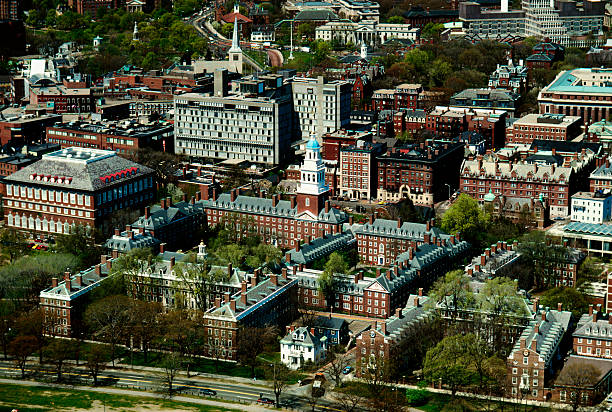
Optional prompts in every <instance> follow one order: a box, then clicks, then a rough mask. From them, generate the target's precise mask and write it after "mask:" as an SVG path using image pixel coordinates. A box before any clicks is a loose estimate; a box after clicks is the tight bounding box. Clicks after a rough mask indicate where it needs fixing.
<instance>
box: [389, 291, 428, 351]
mask: <svg viewBox="0 0 612 412" xmlns="http://www.w3.org/2000/svg"><path fill="white" fill-rule="evenodd" d="M416 298H418V299H419V302H418V306H417V305H415V300H416ZM428 300H429V298H428V297H427V296H418V295H410V297H409V298H408V302H407V303H406V307H404V308H403V309H402V314H401V317H398V316H397V314H394V315H393V316H391V317H389V318H388V319H387V320H386V321H385V323H386V325H385V328H386V330H385V331H386V335H387V336H389V337H390V338H391V339H393V340H394V341H399V340H402V339H403V338H404V337H405V336H406V334H408V333H409V332H410V330H411V329H412V328H414V327H418V325H419V324H420V323H421V322H422V321H424V320H426V319H427V318H429V317H430V316H432V314H433V312H432V311H431V310H430V309H428V308H426V307H425V304H426V303H427V301H428ZM377 331H378V332H379V333H382V330H381V328H377Z"/></svg>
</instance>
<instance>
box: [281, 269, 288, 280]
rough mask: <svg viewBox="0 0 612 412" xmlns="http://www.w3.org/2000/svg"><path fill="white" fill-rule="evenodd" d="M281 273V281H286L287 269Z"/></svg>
mask: <svg viewBox="0 0 612 412" xmlns="http://www.w3.org/2000/svg"><path fill="white" fill-rule="evenodd" d="M281 273H282V275H283V280H287V268H283V270H281Z"/></svg>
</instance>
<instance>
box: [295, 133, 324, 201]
mask: <svg viewBox="0 0 612 412" xmlns="http://www.w3.org/2000/svg"><path fill="white" fill-rule="evenodd" d="M300 172H301V173H300V176H301V177H300V186H299V188H298V190H297V191H298V193H303V194H308V195H320V194H322V193H325V192H327V191H328V190H329V187H328V186H327V185H325V164H324V163H323V160H322V159H321V145H319V142H318V141H317V138H316V137H315V135H311V137H310V140H309V141H308V144H306V155H305V156H304V162H303V163H302V167H301V168H300Z"/></svg>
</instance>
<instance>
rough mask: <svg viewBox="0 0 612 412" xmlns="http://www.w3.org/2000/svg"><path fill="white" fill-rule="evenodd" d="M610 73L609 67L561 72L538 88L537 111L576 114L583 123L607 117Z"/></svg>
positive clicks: (611, 87) (611, 97)
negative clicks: (545, 84)
mask: <svg viewBox="0 0 612 412" xmlns="http://www.w3.org/2000/svg"><path fill="white" fill-rule="evenodd" d="M611 74H612V69H610V68H607V69H600V68H580V69H573V70H565V71H562V72H561V73H559V74H558V75H557V77H556V78H555V80H553V81H552V83H550V84H549V85H548V86H546V87H544V88H543V89H542V90H540V93H539V94H538V106H539V111H540V113H553V114H555V113H556V114H565V115H567V116H580V117H582V119H583V121H584V124H585V125H589V124H591V123H593V122H597V121H600V120H605V119H608V118H609V117H610V115H612V85H610V75H611Z"/></svg>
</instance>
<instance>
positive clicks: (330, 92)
mask: <svg viewBox="0 0 612 412" xmlns="http://www.w3.org/2000/svg"><path fill="white" fill-rule="evenodd" d="M291 90H292V93H293V110H294V111H295V114H296V117H297V120H298V121H297V124H295V127H296V128H297V135H298V136H301V137H302V139H304V140H308V139H309V138H310V136H311V135H313V134H314V135H315V136H317V138H320V137H321V136H323V135H324V134H326V133H332V132H335V131H336V130H339V129H343V128H345V127H347V126H348V125H349V124H350V122H351V120H350V114H351V94H352V89H351V85H350V83H349V82H346V81H343V80H334V81H331V82H326V81H325V80H324V79H323V76H319V77H318V78H316V79H313V78H306V77H295V78H294V79H293V81H292V83H291Z"/></svg>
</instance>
